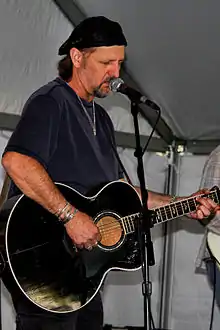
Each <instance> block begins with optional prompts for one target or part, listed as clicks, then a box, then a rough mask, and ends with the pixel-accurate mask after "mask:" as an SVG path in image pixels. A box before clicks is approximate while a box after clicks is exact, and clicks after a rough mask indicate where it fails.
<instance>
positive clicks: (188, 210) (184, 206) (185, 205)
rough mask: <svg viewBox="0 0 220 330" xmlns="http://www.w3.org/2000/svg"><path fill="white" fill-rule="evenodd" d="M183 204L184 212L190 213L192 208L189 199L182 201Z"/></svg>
mask: <svg viewBox="0 0 220 330" xmlns="http://www.w3.org/2000/svg"><path fill="white" fill-rule="evenodd" d="M181 204H182V206H183V214H186V213H189V212H190V208H189V204H188V201H187V200H184V201H181Z"/></svg>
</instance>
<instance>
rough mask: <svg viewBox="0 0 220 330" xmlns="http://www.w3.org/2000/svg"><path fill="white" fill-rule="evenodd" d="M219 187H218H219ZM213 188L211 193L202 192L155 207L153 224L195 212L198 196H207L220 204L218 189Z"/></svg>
mask: <svg viewBox="0 0 220 330" xmlns="http://www.w3.org/2000/svg"><path fill="white" fill-rule="evenodd" d="M217 189H218V188H217ZM217 189H215V190H212V191H211V192H210V193H209V194H202V195H197V196H193V197H189V198H186V199H182V200H179V201H176V202H173V203H170V204H167V205H164V206H161V207H159V208H156V209H153V210H152V211H153V213H154V214H153V219H152V221H153V224H154V225H155V224H159V223H162V222H166V221H168V220H172V219H175V218H178V217H181V216H183V215H186V214H189V213H191V212H194V211H195V210H196V208H197V205H198V202H197V198H198V197H207V198H210V199H212V200H213V201H214V202H215V203H216V204H219V196H218V190H217Z"/></svg>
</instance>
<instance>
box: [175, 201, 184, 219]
mask: <svg viewBox="0 0 220 330" xmlns="http://www.w3.org/2000/svg"><path fill="white" fill-rule="evenodd" d="M175 204H176V209H177V215H178V216H179V217H180V216H181V215H183V214H184V208H183V205H182V203H181V201H178V202H176V203H175Z"/></svg>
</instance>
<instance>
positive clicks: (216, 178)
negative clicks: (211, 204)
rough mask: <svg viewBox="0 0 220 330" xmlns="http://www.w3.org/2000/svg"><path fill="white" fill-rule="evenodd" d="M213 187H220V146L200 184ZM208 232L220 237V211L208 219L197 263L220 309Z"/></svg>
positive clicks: (219, 273)
mask: <svg viewBox="0 0 220 330" xmlns="http://www.w3.org/2000/svg"><path fill="white" fill-rule="evenodd" d="M213 186H218V187H220V145H219V146H217V147H216V148H215V149H214V150H213V151H212V152H211V153H210V155H209V157H208V159H207V160H206V162H205V165H204V168H203V173H202V178H201V183H200V187H201V188H208V189H210V188H212V187H213ZM206 222H207V221H206ZM208 231H212V232H214V233H215V234H218V235H220V210H217V211H216V212H215V213H214V214H211V215H210V217H209V218H208V224H207V226H206V230H205V235H204V237H203V241H202V244H201V248H200V251H199V255H198V258H197V263H196V265H197V267H198V268H204V267H205V268H206V270H207V274H208V278H209V281H210V284H211V285H212V286H213V287H214V288H215V298H216V302H217V305H218V306H219V307H220V269H219V267H218V266H217V264H216V262H215V261H214V258H213V257H212V256H211V255H210V253H209V251H208V249H207V234H208Z"/></svg>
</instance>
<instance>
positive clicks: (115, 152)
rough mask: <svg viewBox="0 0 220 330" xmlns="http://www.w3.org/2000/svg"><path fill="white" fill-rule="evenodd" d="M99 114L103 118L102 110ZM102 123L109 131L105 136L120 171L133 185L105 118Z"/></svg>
mask: <svg viewBox="0 0 220 330" xmlns="http://www.w3.org/2000/svg"><path fill="white" fill-rule="evenodd" d="M101 114H102V116H103V118H104V114H103V113H102V112H101ZM103 123H104V125H105V127H106V128H107V131H108V132H109V134H106V136H107V139H108V140H109V143H110V145H111V148H112V150H113V152H114V155H115V158H116V160H117V162H118V163H119V165H120V167H121V169H122V171H123V173H124V175H125V177H126V179H127V181H128V183H130V185H132V186H133V184H132V182H131V179H130V177H129V175H128V172H127V170H126V169H125V167H124V165H123V163H122V161H121V159H120V157H119V154H118V151H117V149H116V147H115V143H114V140H113V136H112V132H111V131H110V127H109V126H108V125H107V123H106V120H105V118H104V120H103Z"/></svg>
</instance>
